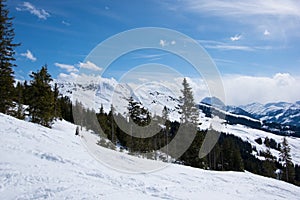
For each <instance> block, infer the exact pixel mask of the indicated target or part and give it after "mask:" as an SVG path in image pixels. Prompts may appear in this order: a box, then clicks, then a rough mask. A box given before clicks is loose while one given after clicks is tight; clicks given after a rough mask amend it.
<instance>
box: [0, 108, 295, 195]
mask: <svg viewBox="0 0 300 200" xmlns="http://www.w3.org/2000/svg"><path fill="white" fill-rule="evenodd" d="M0 127H1V129H0V137H1V140H0V158H1V159H0V199H218V200H219V199H230V200H231V199H299V196H300V188H299V187H296V186H294V185H291V184H288V183H285V182H283V181H278V180H275V179H271V178H265V177H261V176H258V175H254V174H251V173H248V172H245V173H243V172H214V171H205V170H201V169H195V168H191V167H186V166H180V165H174V164H169V165H167V166H165V164H164V163H161V162H157V161H151V160H145V159H141V158H136V157H132V156H130V155H127V154H124V153H120V152H116V151H112V150H109V149H105V148H102V147H100V146H99V147H98V146H94V147H93V148H92V149H93V150H95V151H97V153H98V154H99V156H101V155H103V157H101V158H103V159H108V160H111V162H114V163H118V165H120V166H127V167H128V169H130V168H131V167H136V168H139V169H146V168H145V167H147V166H151V167H153V166H154V167H156V168H159V167H161V166H162V167H161V168H159V170H156V171H154V172H152V173H124V172H120V171H118V170H114V169H112V168H111V167H109V166H108V165H107V164H106V165H104V164H102V163H101V162H98V161H97V160H96V159H94V158H93V156H92V155H91V154H90V152H89V151H88V150H87V149H86V148H85V147H84V146H85V145H86V144H90V143H93V141H94V142H95V140H93V138H94V136H93V135H92V134H91V133H89V132H87V131H82V134H83V136H84V137H83V138H80V137H78V136H75V125H73V124H70V123H67V122H65V121H57V122H56V123H55V124H54V126H53V128H52V129H48V128H45V127H42V126H40V125H37V124H32V123H29V122H25V121H21V120H17V119H15V118H13V117H10V116H6V115H3V114H0ZM94 139H95V138H94ZM108 163H109V162H108Z"/></svg>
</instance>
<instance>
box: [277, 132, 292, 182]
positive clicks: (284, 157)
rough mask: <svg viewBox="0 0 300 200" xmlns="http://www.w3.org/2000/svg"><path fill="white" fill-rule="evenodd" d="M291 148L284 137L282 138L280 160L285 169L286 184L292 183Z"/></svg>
mask: <svg viewBox="0 0 300 200" xmlns="http://www.w3.org/2000/svg"><path fill="white" fill-rule="evenodd" d="M290 151H291V148H290V146H289V144H288V141H287V139H286V137H284V138H283V140H282V143H281V149H280V158H281V161H282V162H283V165H284V167H285V177H286V181H287V182H292V181H293V179H294V177H293V176H294V173H293V169H294V167H293V163H292V157H291V154H290Z"/></svg>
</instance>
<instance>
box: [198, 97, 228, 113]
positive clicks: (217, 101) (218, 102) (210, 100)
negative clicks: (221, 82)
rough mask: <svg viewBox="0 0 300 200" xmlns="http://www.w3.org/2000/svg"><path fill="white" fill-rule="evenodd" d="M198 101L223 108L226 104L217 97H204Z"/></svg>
mask: <svg viewBox="0 0 300 200" xmlns="http://www.w3.org/2000/svg"><path fill="white" fill-rule="evenodd" d="M200 103H203V104H207V105H210V106H214V107H216V108H219V109H222V110H224V109H225V108H226V105H225V104H224V103H223V101H221V100H220V99H219V98H217V97H205V98H204V99H202V100H201V102H200Z"/></svg>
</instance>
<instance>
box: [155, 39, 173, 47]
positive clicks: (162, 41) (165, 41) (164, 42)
mask: <svg viewBox="0 0 300 200" xmlns="http://www.w3.org/2000/svg"><path fill="white" fill-rule="evenodd" d="M170 44H171V45H175V44H176V41H175V40H172V41H171V42H168V41H167V40H159V45H160V46H161V47H165V46H168V45H170Z"/></svg>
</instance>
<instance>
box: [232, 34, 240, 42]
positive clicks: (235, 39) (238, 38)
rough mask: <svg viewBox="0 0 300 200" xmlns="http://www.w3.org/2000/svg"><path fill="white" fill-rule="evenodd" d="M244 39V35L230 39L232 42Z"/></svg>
mask: <svg viewBox="0 0 300 200" xmlns="http://www.w3.org/2000/svg"><path fill="white" fill-rule="evenodd" d="M241 38H242V35H235V36H233V37H230V40H231V41H238V40H240V39H241Z"/></svg>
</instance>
